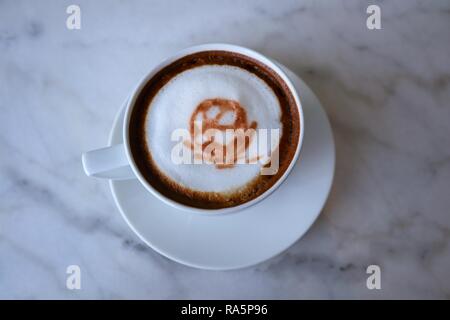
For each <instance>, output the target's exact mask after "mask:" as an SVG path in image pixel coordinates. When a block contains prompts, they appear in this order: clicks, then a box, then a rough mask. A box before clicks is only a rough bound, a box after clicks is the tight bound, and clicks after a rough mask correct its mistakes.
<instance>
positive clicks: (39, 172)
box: [0, 0, 450, 299]
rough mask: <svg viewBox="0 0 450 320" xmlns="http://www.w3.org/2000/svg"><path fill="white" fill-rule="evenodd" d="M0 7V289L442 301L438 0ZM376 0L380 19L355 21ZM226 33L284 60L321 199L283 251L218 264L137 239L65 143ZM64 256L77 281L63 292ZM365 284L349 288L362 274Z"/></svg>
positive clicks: (88, 136)
mask: <svg viewBox="0 0 450 320" xmlns="http://www.w3.org/2000/svg"><path fill="white" fill-rule="evenodd" d="M75 2H76V4H78V5H79V6H80V7H81V10H82V28H81V30H73V31H71V30H68V29H67V28H66V25H65V20H66V17H67V14H66V13H65V10H66V5H67V4H66V3H65V2H54V1H40V2H39V3H38V2H30V1H12V0H11V1H0V71H1V72H0V79H1V81H0V83H1V85H0V114H1V120H2V121H1V124H2V125H1V126H0V155H1V156H0V181H1V183H0V298H6V299H15V298H30V299H44V298H59V299H79V298H87V299H94V298H97V299H108V298H115V299H127V298H140V299H142V298H144V299H147V298H159V299H164V298H208V299H210V298H238V299H241V298H289V299H293V298H331V299H335V298H375V299H379V298H444V299H450V271H449V270H450V246H449V244H450V242H449V241H450V215H449V213H450V212H449V208H450V197H449V190H450V148H449V146H450V126H449V120H450V105H449V101H450V88H449V84H450V62H449V56H450V43H449V41H448V32H449V30H450V19H449V14H450V4H449V2H448V1H433V2H431V3H425V2H422V1H416V0H414V1H409V0H408V1H406V0H401V1H375V0H374V1H356V0H352V1H281V2H280V1H277V2H274V1H269V0H264V1H238V0H233V1H226V2H219V1H206V0H200V1H174V0H172V1H151V2H147V1H127V2H123V1H107V2H106V1H95V2H93V1H81V0H79V1H75ZM369 4H378V5H379V6H380V7H381V11H382V29H381V30H368V29H367V28H366V18H367V14H366V8H367V6H368V5H369ZM207 42H229V43H234V44H239V45H243V46H247V47H250V48H253V49H255V50H258V51H261V52H262V53H264V54H266V55H268V56H271V57H273V58H275V59H276V60H278V61H280V62H282V63H283V64H285V65H286V66H288V67H289V68H291V69H292V70H293V71H295V72H297V73H298V74H299V75H300V76H301V77H302V78H303V79H304V80H305V82H306V83H308V84H309V85H310V86H311V88H312V89H313V90H314V91H315V92H316V94H317V95H318V97H319V99H320V100H321V101H322V103H323V105H324V107H325V109H326V111H327V113H328V115H329V117H330V120H331V124H332V127H333V132H334V135H335V139H336V146H337V167H336V176H335V183H334V185H333V189H332V192H331V195H330V198H329V201H328V202H327V204H326V207H325V209H324V211H323V212H322V214H321V216H320V217H319V219H318V221H317V222H316V223H315V224H314V225H313V227H312V228H311V229H310V231H309V232H308V233H307V234H306V235H305V236H304V237H303V239H301V240H300V241H299V242H297V243H296V244H295V245H294V246H292V247H291V248H290V249H289V250H288V251H287V252H285V253H284V254H282V255H279V256H277V257H276V258H273V259H271V260H269V261H267V262H265V263H262V264H260V265H257V266H254V267H251V268H247V269H243V270H236V271H229V272H211V271H201V270H195V269H192V268H189V267H185V266H182V265H179V264H176V263H174V262H172V261H169V260H168V259H166V258H164V257H162V256H160V255H159V254H157V253H155V252H154V251H152V250H151V249H150V248H148V247H147V246H145V245H144V244H143V243H142V242H141V241H140V240H139V239H138V238H137V237H136V236H135V235H134V234H133V233H132V231H131V230H130V229H129V228H128V227H127V226H126V224H125V222H124V221H123V220H122V218H121V217H120V215H119V212H118V210H117V209H116V207H115V206H114V203H113V201H112V197H111V195H110V191H109V187H108V184H107V183H106V182H105V181H101V180H95V179H89V178H87V177H85V175H84V173H83V170H82V167H81V162H80V154H81V153H82V152H83V151H86V150H89V149H94V148H98V147H101V146H103V145H105V143H106V141H107V138H108V134H109V130H110V127H111V125H112V121H113V118H114V116H115V113H116V111H117V110H118V108H119V107H120V105H121V103H122V101H123V100H124V99H125V98H126V96H127V94H128V92H129V91H130V90H131V88H132V87H133V86H134V85H135V83H136V82H137V81H138V80H139V79H140V78H141V77H142V76H143V75H144V74H145V73H146V72H147V71H148V70H149V69H150V68H151V67H152V66H153V65H154V64H156V63H157V62H158V61H160V60H161V59H162V58H164V57H165V56H166V55H168V54H171V53H173V52H175V51H176V50H179V49H182V48H184V47H188V46H191V45H194V44H199V43H207ZM70 264H77V265H79V266H80V267H81V269H82V271H83V273H82V277H83V278H82V290H79V291H77V290H74V291H70V290H67V289H66V286H65V281H66V267H67V266H68V265H70ZM370 264H377V265H379V266H380V267H381V269H382V284H381V285H382V289H381V290H368V289H367V288H366V279H367V274H366V268H367V266H368V265H370Z"/></svg>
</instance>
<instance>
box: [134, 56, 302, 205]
mask: <svg viewBox="0 0 450 320" xmlns="http://www.w3.org/2000/svg"><path fill="white" fill-rule="evenodd" d="M300 125H301V124H300V116H299V112H298V108H297V105H296V102H295V99H294V97H293V95H292V93H291V92H290V90H289V88H288V87H287V85H286V83H285V82H284V81H283V80H282V79H281V77H280V76H279V75H278V74H277V73H276V72H275V71H273V70H272V69H271V68H269V67H268V66H266V65H264V64H263V63H261V62H259V61H256V60H254V59H252V58H250V57H247V56H245V55H241V54H237V53H233V52H228V51H203V52H198V53H195V54H191V55H189V56H185V57H183V58H181V59H179V60H176V61H174V62H172V63H170V64H169V65H168V66H166V67H164V68H162V69H161V70H160V71H159V72H158V73H156V74H155V75H154V76H153V77H152V78H151V79H150V80H149V81H148V82H147V83H146V84H145V86H144V87H143V89H142V90H141V92H140V93H139V95H138V97H137V99H136V101H135V105H134V106H133V110H132V112H131V117H130V123H129V132H128V134H129V138H130V139H129V140H130V148H131V153H132V157H133V159H134V161H135V163H136V165H137V167H138V169H139V171H140V172H141V174H142V175H143V176H144V178H145V179H146V180H147V181H148V183H149V184H151V185H152V186H153V187H154V188H155V189H156V190H157V191H158V192H160V193H161V194H163V195H164V196H166V197H168V198H171V199H173V200H174V201H177V202H179V203H182V204H185V205H188V206H192V207H197V208H205V209H217V208H226V207H233V206H236V205H240V204H242V203H245V202H247V201H250V200H252V199H254V198H256V197H258V196H259V195H261V194H262V193H264V192H265V191H267V190H268V189H269V188H270V187H271V186H272V185H273V184H275V183H276V182H277V181H278V179H279V178H280V177H281V176H282V175H283V173H284V172H285V171H286V169H287V168H288V166H289V164H290V163H291V161H292V159H293V157H294V154H295V151H296V146H297V144H298V140H299V134H300ZM180 129H183V130H185V131H186V132H187V138H188V139H184V140H182V141H178V142H177V141H173V139H172V137H173V133H174V132H176V131H177V130H180ZM197 129H198V130H197ZM208 129H210V130H214V132H215V134H213V135H212V136H211V135H209V137H207V135H205V132H206V133H207V132H208ZM232 130H234V131H232ZM258 130H263V132H272V135H271V136H270V137H269V138H268V139H267V140H268V141H269V143H270V147H269V148H267V149H266V151H267V150H269V152H268V153H267V152H259V149H258V147H257V145H258V137H259V136H260V135H258ZM221 132H223V133H224V135H223V136H222V135H221V138H220V139H222V138H223V140H222V141H220V139H219V138H218V136H217V133H221ZM228 132H231V135H228V134H226V133H228ZM233 132H241V133H242V132H243V133H244V135H245V136H244V139H241V140H240V139H239V135H238V134H235V133H233ZM274 132H279V134H273V133H274ZM185 138H186V137H185ZM238 141H243V143H242V144H241V145H240V144H239V143H238ZM259 142H261V141H259ZM177 143H178V145H179V147H180V150H181V151H182V152H190V153H189V154H190V155H192V159H193V161H192V163H181V164H180V163H179V162H177V161H174V159H173V150H174V147H175V145H176V144H177ZM212 147H215V149H214V148H212ZM222 147H223V150H224V152H223V153H222V152H221V156H218V154H219V152H218V151H222ZM230 147H231V148H230ZM208 150H209V152H206V151H208ZM230 150H231V151H232V152H230ZM255 150H256V151H255ZM274 154H276V159H275V158H274V156H273V155H274ZM225 158H226V161H221V160H223V159H225ZM274 163H276V169H275V170H274V171H272V172H273V173H272V174H261V172H262V170H264V169H265V168H268V167H273V165H274Z"/></svg>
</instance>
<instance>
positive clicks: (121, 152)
mask: <svg viewBox="0 0 450 320" xmlns="http://www.w3.org/2000/svg"><path fill="white" fill-rule="evenodd" d="M210 50H211V51H212V50H217V51H229V52H234V53H239V54H242V55H246V56H248V57H251V58H253V59H256V60H258V61H259V62H261V63H263V64H265V65H267V66H268V67H270V68H271V69H272V70H274V71H275V72H276V73H277V74H278V75H279V76H280V77H281V79H283V81H284V82H285V83H286V85H287V86H288V88H289V90H290V91H291V93H292V96H293V97H294V99H295V102H296V105H297V107H298V112H299V115H300V135H299V139H298V143H297V146H296V150H295V154H294V157H293V158H292V160H291V162H290V164H289V166H288V168H287V170H286V171H285V172H284V173H283V175H282V176H281V177H280V178H279V179H278V180H277V181H276V183H275V184H274V185H272V186H271V187H270V188H269V189H267V190H266V191H265V192H263V193H262V194H260V195H259V196H258V197H256V198H255V199H252V200H250V201H247V202H245V203H242V204H240V205H238V206H234V207H229V208H221V209H202V208H196V207H190V206H188V205H185V204H182V203H179V202H176V201H174V200H172V199H170V198H168V197H166V196H164V195H162V194H161V193H160V192H158V191H157V190H156V189H155V188H154V187H153V186H152V185H151V184H150V183H149V182H147V181H146V179H145V178H144V177H143V175H142V174H141V173H140V171H139V169H138V167H137V165H136V163H135V161H134V159H133V155H132V153H131V149H130V143H129V130H128V126H129V123H130V116H131V111H132V110H133V107H134V105H135V102H136V99H137V97H138V96H139V94H140V92H141V90H142V88H143V86H144V85H145V84H146V83H147V82H148V81H149V80H150V79H151V78H152V77H153V76H154V75H155V74H156V73H157V72H158V71H160V70H161V69H162V68H164V67H166V66H167V65H169V64H171V63H172V62H174V61H176V60H178V59H180V58H182V57H184V56H187V55H190V54H194V53H196V52H201V51H210ZM304 127H305V123H304V117H303V110H302V106H301V103H300V99H299V97H298V93H297V90H296V89H295V87H294V85H293V84H292V82H291V81H290V79H289V78H288V77H287V75H286V74H285V73H284V72H283V71H282V70H281V68H280V67H279V66H278V65H277V64H275V63H274V62H273V61H272V60H270V59H269V58H267V57H265V56H263V55H262V54H260V53H258V52H255V51H253V50H250V49H247V48H244V47H240V46H236V45H230V44H204V45H199V46H194V47H190V48H187V49H184V50H182V51H180V52H178V53H177V54H175V55H173V56H172V57H170V58H168V59H166V60H164V61H163V62H161V63H160V64H158V65H157V66H156V67H155V68H154V69H153V70H152V71H151V72H150V73H149V74H148V75H147V76H145V77H144V78H143V79H142V80H141V81H140V82H139V84H138V85H137V87H136V88H135V89H134V90H133V92H132V93H131V94H130V98H129V99H128V103H127V106H126V110H125V116H124V122H123V129H122V134H123V141H124V142H123V143H122V144H118V145H114V146H110V147H106V148H102V149H97V150H93V151H89V152H86V153H83V155H82V162H83V168H84V171H85V173H86V174H87V175H88V176H93V177H98V178H106V179H112V180H124V179H138V180H139V182H140V183H141V184H142V185H143V186H144V187H145V188H146V189H147V190H148V191H149V192H150V193H151V194H153V195H154V196H155V197H156V198H158V199H159V200H161V201H163V202H165V203H166V204H168V205H170V206H173V207H175V208H177V209H181V210H185V211H190V212H196V213H209V214H211V213H215V214H217V213H229V212H235V211H238V210H242V209H244V208H247V207H249V206H252V205H254V204H256V203H258V202H260V201H261V200H263V199H264V198H266V197H267V196H268V195H270V194H271V193H272V192H273V191H275V190H276V189H277V188H278V187H279V186H280V185H281V183H282V182H283V181H284V180H285V179H286V178H287V176H288V175H289V173H290V171H291V170H292V168H293V167H294V165H295V163H296V161H297V158H298V156H299V153H300V149H301V146H302V142H303V135H304ZM129 167H131V169H132V170H131V171H130V170H129ZM130 172H133V173H132V174H130Z"/></svg>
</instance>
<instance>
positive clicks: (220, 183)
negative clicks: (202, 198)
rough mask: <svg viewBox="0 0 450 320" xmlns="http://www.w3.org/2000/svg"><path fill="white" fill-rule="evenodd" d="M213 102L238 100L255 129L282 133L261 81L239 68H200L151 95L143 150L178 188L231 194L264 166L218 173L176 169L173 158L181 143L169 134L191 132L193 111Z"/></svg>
mask: <svg viewBox="0 0 450 320" xmlns="http://www.w3.org/2000/svg"><path fill="white" fill-rule="evenodd" d="M213 98H223V99H231V100H235V101H238V102H239V103H240V104H241V106H242V107H244V108H245V110H246V112H247V117H248V121H249V122H252V121H256V122H257V129H269V130H270V129H280V130H281V129H282V123H281V119H280V118H281V106H280V104H279V101H278V98H277V96H276V95H275V93H274V92H273V90H272V89H271V88H270V87H269V86H268V85H267V84H266V83H265V82H264V81H263V80H262V79H260V78H259V77H257V76H256V75H254V74H252V73H250V72H248V71H247V70H244V69H242V68H239V67H234V66H229V65H225V66H220V65H204V66H201V67H196V68H193V69H188V70H186V71H183V72H181V73H180V74H178V75H177V76H175V77H174V78H172V79H171V80H170V81H169V82H168V83H167V84H165V85H164V86H163V87H162V88H161V89H160V90H159V92H158V93H157V94H156V95H155V96H154V98H153V99H152V101H151V105H150V107H149V111H148V114H147V117H146V142H147V147H148V148H149V151H150V154H151V155H152V158H153V160H154V162H155V164H156V165H157V167H158V169H159V170H160V171H162V172H163V173H164V175H166V176H167V177H169V178H170V179H172V180H173V181H174V182H176V183H177V184H180V185H182V186H184V187H186V188H188V189H191V190H196V191H204V192H233V191H234V190H236V189H237V188H241V187H244V186H245V185H246V184H247V183H248V182H250V181H251V180H253V179H254V178H255V177H257V176H258V175H259V174H260V169H261V166H262V164H260V163H256V164H238V165H235V166H234V167H232V168H226V169H218V168H216V166H214V165H210V164H178V165H177V164H175V163H174V162H173V161H172V159H171V151H172V148H173V147H174V145H175V144H177V143H179V142H175V141H171V134H172V132H173V131H174V130H176V129H180V128H184V129H186V130H189V122H190V118H191V115H192V114H193V112H194V110H195V109H196V107H197V106H198V105H199V104H200V103H201V102H202V101H204V100H206V99H213ZM211 112H214V110H211ZM252 143H253V142H252Z"/></svg>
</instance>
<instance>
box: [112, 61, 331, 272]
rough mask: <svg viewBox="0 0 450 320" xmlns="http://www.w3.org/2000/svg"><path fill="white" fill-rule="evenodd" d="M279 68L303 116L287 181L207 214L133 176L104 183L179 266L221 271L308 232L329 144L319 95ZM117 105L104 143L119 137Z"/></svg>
mask: <svg viewBox="0 0 450 320" xmlns="http://www.w3.org/2000/svg"><path fill="white" fill-rule="evenodd" d="M283 69H284V71H285V72H286V74H287V75H288V76H289V78H290V79H291V80H292V82H293V83H294V85H295V86H296V88H297V90H298V93H299V96H300V100H301V102H302V105H303V109H304V117H305V127H304V128H305V136H304V142H303V147H302V150H301V153H300V157H299V160H298V161H297V164H296V165H295V167H294V168H293V170H292V172H291V173H290V175H289V177H288V178H287V179H286V181H284V182H283V184H282V185H281V186H280V187H279V188H278V189H277V190H276V191H275V192H274V193H273V194H272V195H270V196H269V197H267V198H266V199H265V200H263V201H262V202H260V203H258V204H256V205H255V206H252V207H250V208H248V209H244V210H243V211H239V212H237V213H231V214H225V215H211V216H208V215H204V214H193V213H187V212H185V211H180V210H177V209H175V208H172V207H170V206H168V205H166V204H164V203H162V202H161V201H160V200H158V199H157V198H155V197H154V196H153V195H151V194H150V193H149V192H147V191H146V189H145V188H144V187H143V186H142V185H140V184H139V182H138V181H137V180H122V181H117V180H116V181H110V187H111V191H112V194H113V197H114V199H115V202H116V204H117V207H118V208H119V210H120V212H121V213H122V216H123V217H124V219H125V221H126V222H127V223H128V225H129V226H130V227H131V229H133V231H134V232H135V233H136V234H137V235H138V236H139V237H140V238H141V239H142V241H144V242H145V243H146V244H148V245H149V246H150V247H151V248H153V249H154V250H156V251H157V252H159V253H160V254H162V255H164V256H166V257H167V258H170V259H172V260H174V261H177V262H179V263H182V264H185V265H188V266H191V267H196V268H202V269H213V270H227V269H236V268H243V267H247V266H251V265H254V264H257V263H259V262H262V261H264V260H267V259H269V258H271V257H273V256H275V255H277V254H279V253H281V252H282V251H284V250H285V249H287V248H288V247H290V246H291V245H292V244H294V243H295V242H296V241H297V240H298V239H299V238H300V237H301V236H302V235H303V234H304V233H305V232H306V231H307V230H308V229H309V227H310V226H311V225H312V223H313V222H314V221H315V220H316V218H317V217H318V215H319V214H320V211H321V210H322V208H323V206H324V204H325V201H326V199H327V197H328V193H329V191H330V188H331V183H332V180H333V174H334V165H335V149H334V141H333V136H332V132H331V127H330V124H329V122H328V118H327V116H326V113H325V111H324V110H323V108H322V106H321V105H320V102H319V100H318V99H317V97H316V96H315V95H314V94H313V92H312V91H311V90H310V89H309V88H308V86H307V85H306V84H305V83H304V82H303V81H302V80H300V78H299V77H297V76H296V75H295V74H294V73H293V72H291V71H289V70H288V69H287V68H283ZM123 110H124V108H123V107H122V109H121V111H120V112H119V114H118V115H117V116H116V120H115V121H114V125H113V128H112V131H111V134H110V139H109V144H110V145H112V144H117V143H120V142H122V121H123ZM130 170H131V169H130Z"/></svg>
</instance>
